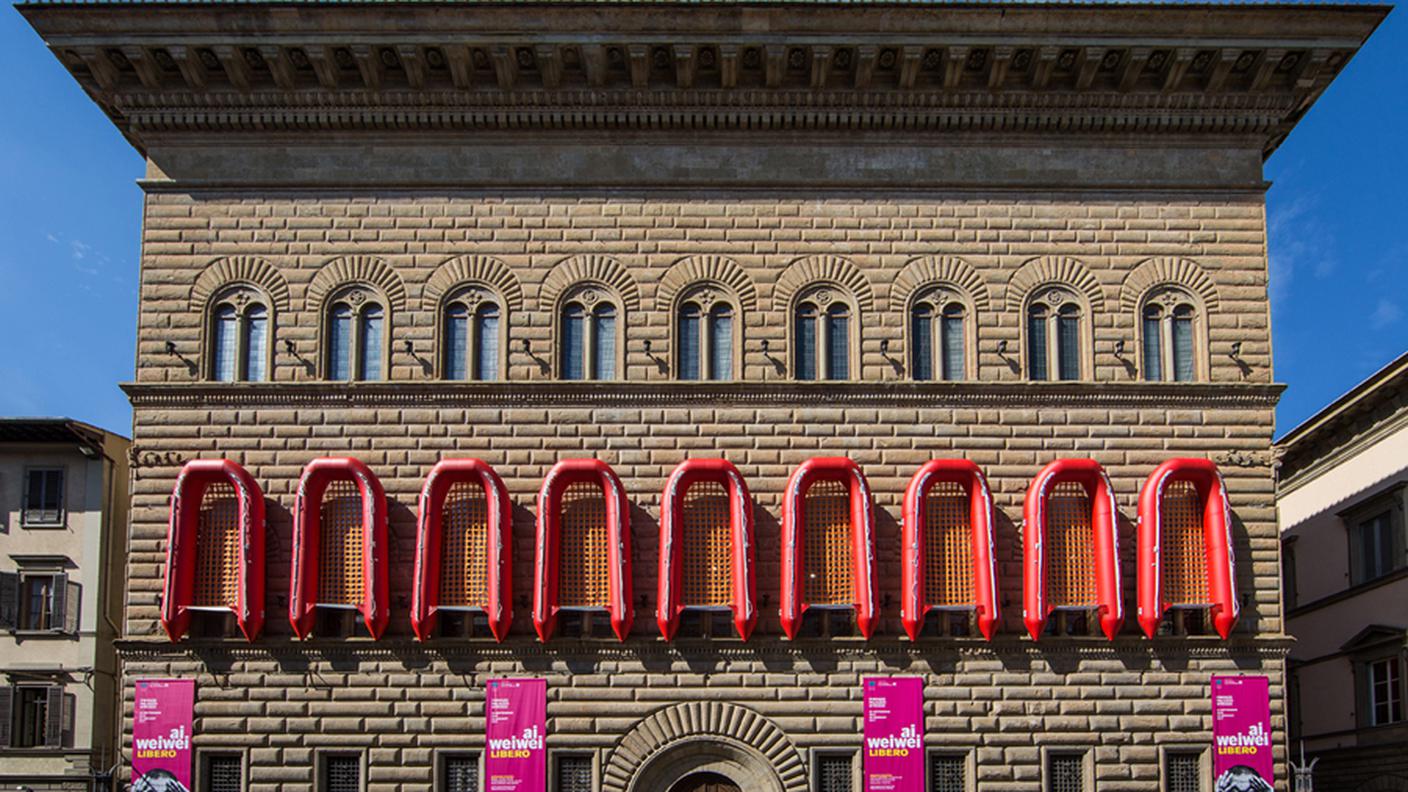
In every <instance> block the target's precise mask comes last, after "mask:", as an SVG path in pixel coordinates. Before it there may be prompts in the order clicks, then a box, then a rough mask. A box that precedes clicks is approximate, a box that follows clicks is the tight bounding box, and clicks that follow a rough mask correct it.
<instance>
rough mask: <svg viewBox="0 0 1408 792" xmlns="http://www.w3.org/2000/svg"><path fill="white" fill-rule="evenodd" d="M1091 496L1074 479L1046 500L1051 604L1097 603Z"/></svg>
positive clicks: (1048, 597)
mask: <svg viewBox="0 0 1408 792" xmlns="http://www.w3.org/2000/svg"><path fill="white" fill-rule="evenodd" d="M1091 531H1092V529H1091V523H1090V497H1089V496H1088V495H1087V494H1086V492H1085V487H1084V486H1082V485H1081V484H1080V483H1078V482H1075V481H1062V482H1059V483H1057V485H1056V486H1055V488H1054V489H1052V491H1051V496H1050V497H1049V498H1048V499H1047V502H1046V597H1047V601H1048V602H1049V603H1051V605H1052V607H1056V608H1065V607H1076V608H1079V607H1091V606H1093V605H1094V604H1095V598H1096V592H1095V549H1094V543H1093V541H1092V539H1093V537H1092V535H1091Z"/></svg>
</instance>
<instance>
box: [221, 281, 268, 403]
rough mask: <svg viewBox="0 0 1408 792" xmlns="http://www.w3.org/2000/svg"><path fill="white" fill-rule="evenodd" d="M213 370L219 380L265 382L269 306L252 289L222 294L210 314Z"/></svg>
mask: <svg viewBox="0 0 1408 792" xmlns="http://www.w3.org/2000/svg"><path fill="white" fill-rule="evenodd" d="M209 355H210V371H209V376H210V378H211V379H213V380H215V381H217V382H262V381H264V380H265V379H267V378H268V370H269V309H268V307H267V306H266V305H265V303H264V302H263V301H262V299H261V298H259V297H258V296H257V295H256V294H255V293H254V292H253V291H252V290H249V289H236V290H235V291H233V292H230V293H227V294H225V295H223V296H221V297H220V298H219V299H218V300H217V301H216V302H215V305H214V308H213V310H212V311H211V314H210V351H209Z"/></svg>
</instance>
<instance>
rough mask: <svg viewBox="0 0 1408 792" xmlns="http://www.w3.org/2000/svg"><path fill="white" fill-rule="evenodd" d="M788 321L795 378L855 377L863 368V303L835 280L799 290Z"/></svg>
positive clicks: (834, 379) (833, 379) (793, 375)
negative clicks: (861, 319)
mask: <svg viewBox="0 0 1408 792" xmlns="http://www.w3.org/2000/svg"><path fill="white" fill-rule="evenodd" d="M790 315H791V320H792V321H790V322H789V323H788V332H789V334H790V348H791V349H792V378H793V379H796V380H832V381H836V380H853V379H858V375H859V372H860V330H861V327H860V305H859V303H858V302H857V301H856V298H855V295H853V294H851V293H850V291H849V290H847V289H845V288H842V287H841V286H840V285H839V284H836V283H815V284H812V285H810V286H808V287H806V288H804V289H801V290H799V291H798V292H797V295H796V296H795V297H794V298H793V300H792V306H791V311H790Z"/></svg>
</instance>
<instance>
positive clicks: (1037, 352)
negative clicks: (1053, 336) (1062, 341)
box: [1027, 310, 1050, 381]
mask: <svg viewBox="0 0 1408 792" xmlns="http://www.w3.org/2000/svg"><path fill="white" fill-rule="evenodd" d="M1046 322H1047V319H1046V313H1045V311H1037V310H1033V311H1032V313H1031V315H1030V316H1028V317H1027V376H1029V377H1031V378H1032V379H1033V380H1037V381H1042V380H1046V379H1048V378H1049V376H1050V375H1049V374H1048V372H1047V368H1046V362H1047V361H1046V358H1047V354H1048V351H1047V350H1048V341H1047V338H1046Z"/></svg>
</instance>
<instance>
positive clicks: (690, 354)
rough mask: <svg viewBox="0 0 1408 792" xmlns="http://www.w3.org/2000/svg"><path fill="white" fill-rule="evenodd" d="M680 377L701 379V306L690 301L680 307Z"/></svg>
mask: <svg viewBox="0 0 1408 792" xmlns="http://www.w3.org/2000/svg"><path fill="white" fill-rule="evenodd" d="M676 337H677V338H678V339H679V345H680V348H679V366H680V374H679V376H680V379H682V380H697V379H699V341H700V339H699V306H697V305H695V304H693V303H690V304H688V305H685V306H684V307H682V308H681V309H680V319H679V327H678V329H677V332H676Z"/></svg>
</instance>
